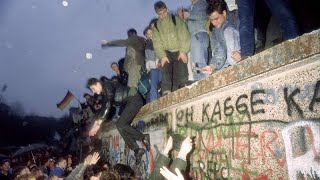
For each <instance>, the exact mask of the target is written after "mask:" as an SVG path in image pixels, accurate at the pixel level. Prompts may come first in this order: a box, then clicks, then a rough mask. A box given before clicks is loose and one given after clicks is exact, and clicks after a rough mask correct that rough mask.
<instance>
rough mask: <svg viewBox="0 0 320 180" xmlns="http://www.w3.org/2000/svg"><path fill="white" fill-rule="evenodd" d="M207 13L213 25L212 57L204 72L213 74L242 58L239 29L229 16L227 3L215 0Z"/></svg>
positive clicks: (222, 0)
mask: <svg viewBox="0 0 320 180" xmlns="http://www.w3.org/2000/svg"><path fill="white" fill-rule="evenodd" d="M207 13H208V15H209V21H210V23H211V26H212V38H211V47H212V59H211V60H210V62H209V66H207V67H205V68H203V72H205V73H207V74H211V73H212V72H213V71H219V70H221V69H223V68H226V67H228V66H231V65H233V64H235V63H237V62H238V61H240V60H241V55H240V39H239V31H238V30H237V29H236V27H235V26H234V23H232V22H231V21H230V20H229V18H228V14H227V13H228V9H227V4H226V2H225V1H224V0H215V1H212V2H211V3H209V4H208V8H207Z"/></svg>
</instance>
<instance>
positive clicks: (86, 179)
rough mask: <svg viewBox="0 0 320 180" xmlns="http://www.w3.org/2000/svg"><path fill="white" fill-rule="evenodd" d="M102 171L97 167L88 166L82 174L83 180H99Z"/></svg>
mask: <svg viewBox="0 0 320 180" xmlns="http://www.w3.org/2000/svg"><path fill="white" fill-rule="evenodd" d="M101 172H102V169H101V168H100V167H99V166H97V165H90V166H88V167H87V168H86V170H85V171H84V173H83V180H99V179H100V176H101Z"/></svg>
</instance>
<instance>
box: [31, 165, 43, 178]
mask: <svg viewBox="0 0 320 180" xmlns="http://www.w3.org/2000/svg"><path fill="white" fill-rule="evenodd" d="M31 174H32V175H34V176H35V177H36V178H38V177H41V176H43V175H44V174H43V171H42V169H41V168H40V167H36V168H33V169H32V170H31Z"/></svg>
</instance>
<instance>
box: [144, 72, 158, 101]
mask: <svg viewBox="0 0 320 180" xmlns="http://www.w3.org/2000/svg"><path fill="white" fill-rule="evenodd" d="M149 76H150V81H151V83H150V85H151V87H150V91H149V98H148V99H147V102H152V101H155V100H156V99H158V97H159V93H158V85H159V83H160V81H161V70H160V69H151V70H150V72H149Z"/></svg>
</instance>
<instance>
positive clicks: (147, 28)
mask: <svg viewBox="0 0 320 180" xmlns="http://www.w3.org/2000/svg"><path fill="white" fill-rule="evenodd" d="M149 29H150V30H152V29H151V28H150V26H148V27H146V28H145V29H144V30H143V35H146V34H147V31H148V30H149Z"/></svg>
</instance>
